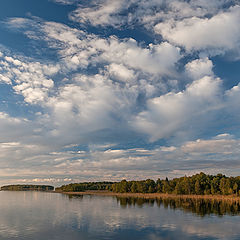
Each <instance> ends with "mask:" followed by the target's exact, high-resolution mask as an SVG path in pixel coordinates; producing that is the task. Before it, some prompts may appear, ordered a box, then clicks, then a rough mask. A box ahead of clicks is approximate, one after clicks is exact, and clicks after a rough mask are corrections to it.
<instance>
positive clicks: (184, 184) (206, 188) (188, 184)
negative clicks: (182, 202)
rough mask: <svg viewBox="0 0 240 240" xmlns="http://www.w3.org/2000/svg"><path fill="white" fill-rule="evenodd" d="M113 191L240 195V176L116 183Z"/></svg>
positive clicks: (197, 176)
mask: <svg viewBox="0 0 240 240" xmlns="http://www.w3.org/2000/svg"><path fill="white" fill-rule="evenodd" d="M111 190H112V191H113V192H116V193H128V192H131V193H169V194H195V195H208V194H212V195H219V194H220V195H232V194H235V195H240V176H238V177H226V176H225V175H223V174H217V175H206V174H205V173H203V172H201V173H199V174H195V175H193V176H190V177H187V176H184V177H180V178H174V179H172V180H168V178H166V179H164V180H161V179H158V180H157V181H154V180H152V179H147V180H142V181H126V180H122V181H121V182H118V183H114V184H112V186H111Z"/></svg>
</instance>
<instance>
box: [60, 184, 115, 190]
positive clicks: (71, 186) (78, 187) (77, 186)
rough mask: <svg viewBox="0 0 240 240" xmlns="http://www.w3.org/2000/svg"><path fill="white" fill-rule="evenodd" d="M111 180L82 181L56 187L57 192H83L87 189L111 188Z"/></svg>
mask: <svg viewBox="0 0 240 240" xmlns="http://www.w3.org/2000/svg"><path fill="white" fill-rule="evenodd" d="M113 184H114V183H113V182H83V183H71V184H68V185H63V186H61V187H58V188H56V189H55V190H56V191H57V192H84V191H87V190H90V191H91V190H111V187H112V185H113Z"/></svg>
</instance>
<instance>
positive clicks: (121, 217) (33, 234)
mask: <svg viewBox="0 0 240 240" xmlns="http://www.w3.org/2000/svg"><path fill="white" fill-rule="evenodd" d="M239 213H240V205H239V204H238V203H228V202H217V201H203V200H187V201H186V200H184V201H183V200H176V201H175V200H143V199H134V198H117V197H109V196H89V195H84V196H68V195H64V194H60V193H46V192H3V191H1V192H0V239H1V240H5V239H6V240H9V239H18V240H20V239H24V240H29V239H32V240H43V239H46V240H52V239H56V240H63V239H64V240H90V239H91V240H108V239H114V240H122V239H124V240H130V239H131V240H134V239H137V240H163V239H166V240H171V239H174V240H175V239H177V240H181V239H184V240H187V239H194V240H197V239H226V240H230V239H240V228H239V224H240V214H239Z"/></svg>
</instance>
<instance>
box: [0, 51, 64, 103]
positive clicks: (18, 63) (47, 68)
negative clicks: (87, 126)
mask: <svg viewBox="0 0 240 240" xmlns="http://www.w3.org/2000/svg"><path fill="white" fill-rule="evenodd" d="M0 60H1V61H0V79H1V81H2V82H4V83H6V84H10V85H12V87H13V89H14V90H15V92H16V93H17V94H21V95H23V97H24V99H25V102H27V103H39V102H43V101H45V100H46V99H47V97H48V92H49V91H50V89H52V88H53V86H54V82H53V80H52V79H51V76H52V75H54V74H56V73H57V72H58V71H59V70H60V68H59V65H58V64H57V65H51V64H49V65H47V64H41V63H39V62H34V61H31V60H28V59H21V58H19V59H18V58H17V57H10V56H7V55H3V56H2V57H1V59H0Z"/></svg>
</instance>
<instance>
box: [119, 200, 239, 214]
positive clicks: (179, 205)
mask: <svg viewBox="0 0 240 240" xmlns="http://www.w3.org/2000/svg"><path fill="white" fill-rule="evenodd" d="M116 198H117V201H118V203H119V204H120V205H121V207H124V208H125V207H131V206H138V207H143V206H144V205H145V204H147V205H148V206H154V205H155V204H156V205H157V206H158V207H161V206H163V207H164V208H170V209H174V210H175V209H180V210H183V211H185V212H192V213H194V214H196V215H198V216H201V217H204V216H206V215H211V214H214V215H217V216H223V215H240V203H239V202H238V201H221V200H216V199H194V198H186V199H181V198H176V199H173V198H169V199H167V198H164V199H163V198H162V199H161V198H157V199H143V198H133V197H128V198H126V197H116Z"/></svg>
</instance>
